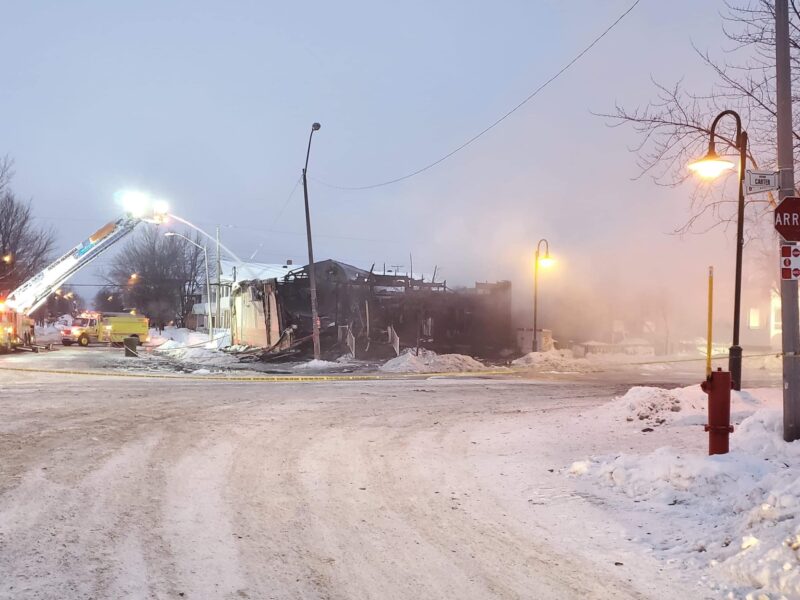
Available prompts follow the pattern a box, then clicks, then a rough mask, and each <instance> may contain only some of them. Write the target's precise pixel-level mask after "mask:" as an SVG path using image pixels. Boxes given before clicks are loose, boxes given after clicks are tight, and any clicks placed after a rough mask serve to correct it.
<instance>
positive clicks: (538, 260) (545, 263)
mask: <svg viewBox="0 0 800 600" xmlns="http://www.w3.org/2000/svg"><path fill="white" fill-rule="evenodd" d="M542 242H544V256H542V257H540V256H539V255H540V254H541V252H540V249H541V247H542ZM554 262H555V261H554V260H553V259H552V258H550V243H549V242H548V241H547V240H546V239H544V238H542V239H540V240H539V242H538V243H537V244H536V254H535V256H534V264H533V351H534V352H537V351H538V347H537V345H536V342H537V338H538V335H539V330H538V329H537V327H538V318H539V314H538V313H539V264H541V265H542V267H544V268H545V269H547V268H548V267H551V266H552V265H553V263H554Z"/></svg>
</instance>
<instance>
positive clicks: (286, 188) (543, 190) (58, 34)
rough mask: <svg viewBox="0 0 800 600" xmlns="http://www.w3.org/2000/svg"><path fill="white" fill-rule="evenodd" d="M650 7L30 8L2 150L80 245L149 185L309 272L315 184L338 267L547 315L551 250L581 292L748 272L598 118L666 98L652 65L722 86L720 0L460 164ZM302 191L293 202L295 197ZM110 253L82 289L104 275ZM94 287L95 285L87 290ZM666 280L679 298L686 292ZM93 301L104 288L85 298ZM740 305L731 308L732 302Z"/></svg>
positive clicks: (198, 218) (45, 216)
mask: <svg viewBox="0 0 800 600" xmlns="http://www.w3.org/2000/svg"><path fill="white" fill-rule="evenodd" d="M631 4H632V0H602V1H599V0H576V1H572V2H564V1H561V0H538V1H532V0H505V1H498V2H491V3H490V2H477V1H469V0H468V1H464V0H462V1H458V2H456V1H455V0H440V1H437V2H429V1H422V0H408V1H406V2H402V3H397V2H387V1H374V0H373V1H370V2H350V1H342V2H336V3H331V2H322V1H316V0H309V1H308V2H304V3H286V2H282V3H277V2H247V1H241V0H240V1H231V2H225V3H220V2H207V1H203V0H192V1H174V2H161V1H150V0H143V1H140V2H136V3H119V2H107V1H100V0H95V1H89V0H86V1H80V0H73V1H71V2H63V1H51V2H46V1H37V0H33V1H29V2H17V3H7V4H6V5H4V7H3V17H2V20H0V52H1V53H2V56H4V57H5V59H4V61H3V78H2V83H0V154H8V155H10V156H11V157H12V158H13V159H14V161H15V171H16V176H15V179H14V181H13V188H14V190H15V192H16V193H17V194H18V195H19V196H20V197H23V198H30V199H32V201H33V206H34V211H35V213H36V215H37V217H38V218H40V219H41V223H42V224H45V225H51V226H53V227H54V228H56V230H57V232H58V240H59V249H60V250H61V251H66V250H68V249H69V248H70V247H72V246H74V245H75V244H77V243H78V242H79V241H81V240H82V239H84V238H85V237H87V236H88V235H89V234H90V233H91V232H93V231H94V230H95V229H97V228H98V227H99V226H101V225H102V224H103V223H105V222H107V221H108V220H111V219H114V218H116V217H118V216H119V214H120V210H119V207H118V206H116V205H115V204H114V200H113V198H114V194H115V192H117V191H118V190H120V189H140V190H145V191H148V192H150V193H152V194H154V195H156V196H158V197H161V198H165V199H167V200H168V201H169V202H170V205H171V207H172V209H173V211H174V212H175V213H176V214H178V215H180V216H182V217H184V218H186V219H188V220H190V221H192V222H194V223H196V224H197V225H199V226H201V227H203V228H205V229H207V230H210V231H213V229H214V227H215V226H216V225H219V226H220V227H221V235H222V239H223V242H224V243H225V244H226V245H228V246H229V247H230V248H231V249H232V250H234V251H235V252H236V253H237V254H239V255H240V256H243V257H249V256H251V255H253V254H254V253H255V260H259V261H263V262H283V261H284V260H285V259H293V260H294V261H295V262H296V263H305V262H306V255H305V252H306V246H305V233H304V213H303V201H302V199H303V196H302V188H301V187H299V186H297V185H296V184H297V182H298V180H299V177H300V173H301V169H302V166H303V161H304V158H305V150H306V144H307V142H308V133H309V131H310V126H311V123H312V122H314V121H318V122H320V123H321V124H322V128H321V129H320V131H318V132H317V133H316V134H315V135H314V140H313V146H312V150H311V160H310V164H309V176H310V180H309V194H310V202H311V212H312V222H313V231H314V250H315V256H316V258H317V259H318V260H321V259H325V258H336V259H340V260H343V261H345V262H348V263H351V264H354V265H357V266H360V267H363V268H367V269H368V268H370V266H371V265H372V264H375V265H376V269H381V268H382V266H383V264H384V263H385V264H387V265H403V267H402V269H404V270H407V269H408V267H409V264H410V262H411V259H410V258H409V256H410V255H412V256H413V263H414V270H415V271H424V272H427V273H431V272H432V271H433V269H434V267H436V269H437V273H439V275H440V277H442V278H445V279H447V280H448V283H450V284H464V285H470V284H472V283H473V282H474V281H476V280H480V281H495V280H500V279H511V280H512V281H513V282H514V289H515V302H516V304H517V305H518V306H519V305H521V306H527V305H529V297H530V290H531V285H532V284H531V264H532V261H531V256H532V252H533V248H534V247H535V245H536V242H537V240H539V239H540V238H546V239H548V241H549V243H550V249H551V252H552V254H553V256H555V257H556V258H557V259H558V263H557V265H558V266H557V268H556V269H554V270H553V271H552V272H550V273H547V274H546V275H543V280H542V281H541V282H540V283H541V288H540V289H541V290H542V309H543V310H544V311H548V310H549V311H554V310H555V307H554V306H552V302H553V300H552V298H551V299H550V301H549V303H548V299H547V294H546V290H547V287H548V286H550V287H551V289H556V288H558V286H562V287H563V286H564V285H566V284H565V282H573V283H585V284H586V285H587V286H588V287H589V289H590V290H593V292H603V293H605V292H609V291H611V290H612V289H613V291H614V293H619V291H620V290H623V291H624V290H631V293H633V291H632V290H634V289H638V288H641V287H644V288H650V289H664V290H671V292H670V293H674V291H675V289H678V290H682V289H683V288H685V289H690V290H691V294H689V296H690V298H691V302H690V301H689V300H690V299H689V298H687V297H686V296H687V294H683V293H682V292H681V293H680V294H679V295H680V296H681V297H682V298H681V300H682V301H683V302H684V303H686V304H687V305H688V306H689V308H688V310H693V308H691V307H692V306H693V304H694V303H695V302H694V301H695V298H696V304H697V311H698V314H699V315H702V314H704V310H705V308H704V306H705V305H704V302H705V300H704V297H703V294H704V292H703V286H704V285H705V284H704V281H705V272H706V270H707V267H708V265H711V264H713V265H716V266H717V269H718V272H719V274H720V282H721V283H720V285H721V287H722V290H723V291H724V290H725V289H726V285H728V284H727V283H726V281H729V280H730V277H731V273H732V267H733V264H732V263H733V253H734V250H735V246H734V240H733V232H732V231H727V232H726V231H723V230H716V231H715V232H712V233H711V234H707V235H703V236H695V235H689V236H685V237H678V236H675V235H671V234H670V232H672V231H673V230H674V229H675V228H676V227H679V226H680V225H682V224H683V223H684V222H685V221H686V219H687V217H688V210H689V194H690V192H691V189H690V188H689V187H688V186H687V187H684V188H676V189H669V188H662V187H658V186H655V185H654V184H653V183H652V181H650V180H648V179H646V178H645V179H635V177H636V175H637V173H638V171H637V168H636V156H635V155H634V154H632V153H631V152H630V151H629V148H630V147H631V146H632V145H633V144H635V143H636V141H637V139H638V138H637V137H636V135H635V134H634V133H633V132H632V131H630V130H628V129H625V128H610V127H608V126H607V123H606V122H605V121H604V120H603V119H602V118H599V117H597V116H595V115H594V114H592V112H603V111H609V110H611V109H613V106H614V103H615V102H619V103H621V104H623V105H625V106H636V105H639V104H643V103H646V102H647V101H648V100H649V99H651V98H653V96H654V89H653V85H652V82H651V77H656V78H658V79H659V80H661V81H665V82H670V83H671V82H675V81H677V80H679V79H683V81H684V83H685V84H686V85H687V87H693V86H694V87H697V88H700V89H705V86H707V85H708V81H709V80H710V78H711V73H709V72H708V70H707V69H705V68H704V67H703V65H702V64H700V61H699V60H698V59H697V57H696V55H695V54H694V51H693V49H692V42H694V43H695V44H696V45H697V46H698V47H700V48H711V49H718V48H720V47H721V46H723V45H724V39H723V36H722V29H721V27H722V20H721V17H720V11H722V10H723V9H724V4H723V3H722V2H721V1H718V0H705V1H703V2H697V1H696V0H674V1H673V2H670V3H669V7H668V10H667V7H666V6H665V4H664V3H663V2H656V1H655V0H642V1H641V2H640V4H639V5H638V6H637V7H636V8H635V9H634V10H633V11H632V12H631V13H630V14H629V15H628V16H627V17H626V18H625V19H624V20H623V21H622V22H621V23H620V24H619V25H618V26H617V27H616V28H615V29H614V30H613V31H612V32H611V33H609V35H608V36H607V37H606V38H604V39H603V40H602V41H600V42H599V43H598V44H597V45H596V46H595V47H594V48H593V49H592V50H591V51H590V52H589V53H587V54H586V56H585V57H583V58H582V59H581V60H580V61H579V62H578V63H576V64H575V65H574V66H573V67H572V68H571V69H569V70H568V71H567V72H566V73H565V74H564V75H562V76H561V77H560V78H559V79H557V80H556V81H555V82H554V83H552V84H551V85H550V86H549V87H548V88H546V89H545V90H544V91H543V92H541V93H540V94H539V95H538V96H536V97H535V98H534V99H533V100H531V101H530V102H529V103H528V104H526V105H525V106H524V107H523V108H522V109H520V110H519V111H518V112H516V113H515V114H514V115H512V116H511V117H509V118H508V119H506V120H505V121H504V122H503V123H502V124H500V125H499V126H498V127H496V128H495V129H493V130H492V131H491V132H489V133H488V134H486V135H485V136H483V137H482V138H480V139H479V140H478V141H477V142H475V143H474V144H472V145H471V146H469V147H468V148H466V149H464V150H463V151H461V152H459V153H458V154H456V155H455V156H453V157H451V158H449V159H448V160H446V161H444V162H443V163H441V164H440V165H438V166H437V167H435V168H433V169H431V170H429V171H427V172H425V173H422V174H420V175H418V176H415V177H413V178H411V179H408V180H406V181H403V182H400V183H397V184H394V185H389V186H384V187H379V188H376V189H371V190H365V191H343V190H338V189H335V188H332V187H328V186H327V185H325V184H334V185H340V186H362V185H369V184H373V183H377V182H381V181H386V180H389V179H393V178H396V177H398V176H401V175H404V174H406V173H408V172H411V171H414V170H415V169H417V168H419V167H421V166H423V165H425V164H427V163H429V162H431V161H433V160H435V159H437V158H439V157H441V156H442V155H444V154H446V153H447V152H449V151H450V150H452V149H453V148H455V147H457V146H458V145H460V144H461V143H463V142H464V141H465V140H466V139H468V138H470V137H471V136H472V135H474V134H475V133H477V132H478V131H480V130H481V129H483V128H484V127H485V126H487V125H488V124H490V123H491V122H493V121H494V120H495V119H496V118H498V117H499V116H500V115H502V114H503V113H505V112H506V111H507V110H509V109H510V108H511V107H513V106H514V105H516V104H517V103H518V102H519V101H520V100H521V99H523V98H525V97H526V96H527V95H528V94H530V92H531V91H532V90H534V89H535V88H536V87H538V86H539V85H540V84H541V83H542V82H543V81H545V80H546V79H548V78H549V77H550V76H552V75H553V74H554V73H555V72H557V71H558V70H559V69H560V68H561V67H562V66H563V65H564V64H566V63H567V62H569V61H570V60H571V59H572V58H573V57H574V56H575V55H576V54H577V53H578V52H580V51H581V50H582V49H583V48H584V47H585V46H586V45H587V44H588V43H589V42H590V41H591V40H592V39H593V38H594V37H596V36H597V35H598V34H599V33H600V32H602V31H603V30H604V29H605V28H606V27H608V25H610V24H611V23H612V22H613V21H614V20H615V19H616V18H617V17H618V16H619V15H620V14H621V13H622V12H624V11H625V10H626V9H627V8H628V7H629V6H630V5H631ZM292 192H293V193H292ZM107 261H108V258H107V257H101V258H100V259H99V260H98V263H99V264H97V265H96V266H92V267H91V268H90V269H87V270H86V271H85V272H83V273H81V274H80V275H79V276H78V277H77V278H76V280H75V281H77V282H80V283H84V284H86V283H97V282H98V281H99V280H98V275H97V273H98V270H99V269H102V268H103V264H104V263H107ZM86 289H87V290H89V289H91V288H86ZM665 293H666V292H665ZM86 295H87V296H91V293H87V294H86ZM723 306H724V305H723Z"/></svg>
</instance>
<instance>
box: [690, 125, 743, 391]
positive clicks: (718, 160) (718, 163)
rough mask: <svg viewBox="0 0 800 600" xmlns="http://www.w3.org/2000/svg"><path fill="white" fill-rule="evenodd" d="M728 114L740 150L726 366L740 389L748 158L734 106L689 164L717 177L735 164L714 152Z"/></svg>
mask: <svg viewBox="0 0 800 600" xmlns="http://www.w3.org/2000/svg"><path fill="white" fill-rule="evenodd" d="M726 115H729V116H732V117H733V118H734V119H735V120H736V140H735V141H734V144H733V145H734V147H735V148H736V149H737V150H738V151H739V205H738V219H737V223H736V275H735V283H734V296H733V344H732V345H731V348H730V352H729V354H728V370H729V371H730V372H731V386H732V387H733V389H734V390H737V391H738V390H741V389H742V347H741V346H740V345H739V321H740V315H741V307H742V252H743V250H744V177H745V168H746V166H747V165H746V162H747V132H746V131H744V130H742V119H741V117H740V116H739V113H737V112H736V111H733V110H723V111H722V112H721V113H719V114H718V115H717V118H716V119H714V122H713V123H711V134H710V136H709V141H708V153H707V154H706V156H705V157H704V158H702V159H701V160H699V161H697V162H694V163H692V164H690V165H689V169H691V170H692V171H694V172H695V173H697V174H698V175H700V176H701V177H705V178H707V179H713V178H715V177H718V176H719V175H721V174H722V173H724V172H725V171H728V170H730V169H733V168H735V167H736V165H735V163H733V162H731V161H729V160H726V159H725V158H723V157H721V156H719V155H718V154H717V151H716V148H715V145H714V134H715V130H716V128H717V124H718V123H719V121H720V119H722V117H724V116H726Z"/></svg>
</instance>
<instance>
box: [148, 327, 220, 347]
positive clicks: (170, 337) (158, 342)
mask: <svg viewBox="0 0 800 600" xmlns="http://www.w3.org/2000/svg"><path fill="white" fill-rule="evenodd" d="M168 342H175V343H176V344H178V345H180V346H203V347H208V348H225V347H227V346H230V330H228V329H215V330H214V338H213V340H212V341H209V339H208V334H207V333H202V332H200V331H192V330H191V329H186V328H185V327H165V328H164V329H163V330H162V331H161V332H160V333H159V331H158V329H153V328H151V329H150V342H149V343H148V345H149V346H153V347H159V348H160V347H162V345H163V344H164V343H168ZM174 347H177V346H174Z"/></svg>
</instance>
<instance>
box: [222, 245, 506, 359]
mask: <svg viewBox="0 0 800 600" xmlns="http://www.w3.org/2000/svg"><path fill="white" fill-rule="evenodd" d="M314 269H315V278H316V285H317V305H318V314H319V320H320V336H321V345H322V349H323V353H324V354H326V355H328V356H339V355H341V354H342V353H343V352H347V351H349V352H351V353H352V354H353V355H354V356H356V357H358V358H367V357H375V358H384V357H388V356H392V355H394V354H396V353H398V352H399V351H400V349H401V348H404V347H415V346H419V347H424V348H428V349H430V350H434V351H436V352H458V353H463V354H470V355H473V356H482V357H487V358H491V357H497V356H501V355H504V353H506V352H508V351H509V350H510V349H512V348H513V347H514V334H513V329H512V323H511V282H508V281H502V282H499V283H478V284H476V286H475V287H474V288H469V289H451V288H448V286H447V284H446V283H445V282H426V281H424V280H423V278H420V279H414V278H413V277H411V276H400V275H386V274H377V273H374V272H372V271H366V270H364V269H359V268H357V267H354V266H352V265H347V264H345V263H341V262H338V261H334V260H326V261H322V262H318V263H315V264H314ZM230 304H231V334H232V340H233V343H234V344H239V345H247V346H255V347H258V348H261V349H262V351H261V354H262V356H263V357H264V358H265V359H269V358H279V357H283V356H293V355H297V354H304V353H307V352H309V350H310V347H311V332H312V320H311V296H310V289H309V278H308V267H307V266H305V267H301V268H298V269H295V270H292V271H290V272H288V273H286V274H285V275H284V276H283V277H279V278H272V279H253V280H246V281H240V282H237V283H236V284H235V285H234V287H233V290H232V293H231V302H230Z"/></svg>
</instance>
